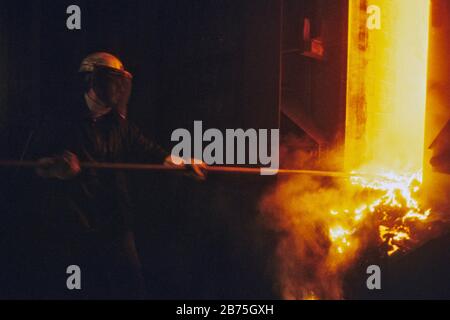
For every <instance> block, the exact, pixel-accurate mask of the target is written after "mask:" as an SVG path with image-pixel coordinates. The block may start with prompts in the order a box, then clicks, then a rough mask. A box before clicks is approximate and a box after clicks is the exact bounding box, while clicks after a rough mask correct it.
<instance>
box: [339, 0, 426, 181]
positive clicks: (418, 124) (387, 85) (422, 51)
mask: <svg viewBox="0 0 450 320" xmlns="http://www.w3.org/2000/svg"><path fill="white" fill-rule="evenodd" d="M372 5H375V6H377V7H378V8H380V10H381V11H380V13H381V15H380V19H381V29H374V30H369V28H368V26H367V21H368V19H369V18H370V14H369V13H368V12H367V8H368V7H369V6H372ZM429 8H430V3H429V0H350V1H349V10H350V11H349V44H348V46H349V52H348V78H347V118H346V119H347V120H346V142H345V143H346V145H345V165H346V169H347V170H356V169H360V168H362V167H365V168H366V169H372V170H375V171H379V170H395V171H397V172H398V171H416V170H420V169H421V168H422V164H423V153H424V124H425V105H426V85H427V53H428V32H429V15H430V14H429V11H430V9H429Z"/></svg>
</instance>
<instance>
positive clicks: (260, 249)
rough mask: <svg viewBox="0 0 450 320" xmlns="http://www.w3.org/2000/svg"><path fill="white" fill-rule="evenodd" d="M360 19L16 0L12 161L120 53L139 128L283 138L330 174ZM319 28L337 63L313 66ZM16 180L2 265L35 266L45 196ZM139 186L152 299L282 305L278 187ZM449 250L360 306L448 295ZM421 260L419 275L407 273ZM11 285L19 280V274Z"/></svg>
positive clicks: (165, 180) (266, 5)
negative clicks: (130, 78) (71, 26)
mask: <svg viewBox="0 0 450 320" xmlns="http://www.w3.org/2000/svg"><path fill="white" fill-rule="evenodd" d="M71 4H77V5H79V6H80V7H81V10H82V29H81V30H75V31H69V30H67V28H66V19H67V17H68V15H67V14H66V8H67V7H68V6H69V5H71ZM346 12H347V1H345V0H339V1H337V0H315V1H312V0H311V1H309V0H308V1H300V0H285V1H281V0H245V1H238V0H214V1H206V0H190V1H175V0H153V1H144V0H142V1H137V0H128V1H124V0H118V1H107V0H95V1H92V0H79V1H76V2H73V1H65V0H58V1H50V0H33V1H14V2H13V1H8V2H6V1H2V3H1V8H0V128H1V129H2V139H1V140H2V144H3V145H2V148H1V152H0V154H1V155H2V157H7V158H11V159H18V158H20V157H21V154H22V152H23V150H25V149H26V148H25V146H26V141H27V138H28V136H29V134H30V132H31V131H32V130H33V128H34V127H36V125H37V123H38V122H39V119H40V118H42V117H43V116H45V115H47V114H51V115H57V116H58V115H61V116H62V115H65V114H67V113H70V104H71V99H72V94H73V84H74V82H75V81H76V79H77V70H78V66H79V63H80V61H81V60H82V58H84V57H85V56H86V55H88V54H90V53H92V52H95V51H107V52H111V53H112V54H115V55H117V56H118V57H119V58H120V59H121V60H122V61H123V62H124V64H125V66H126V68H127V69H128V70H129V71H130V72H132V73H133V75H134V82H133V94H132V97H131V101H130V113H129V116H130V119H131V120H132V121H135V122H137V123H138V125H140V126H141V127H142V128H143V129H144V130H145V131H146V133H147V134H148V135H150V136H152V137H154V138H155V140H156V141H157V142H159V143H160V144H161V145H162V146H164V147H166V148H167V149H169V150H170V147H171V145H170V134H171V132H172V131H173V130H174V129H176V128H180V127H182V128H188V129H191V128H192V125H193V121H194V120H202V121H203V124H204V128H212V127H214V128H219V129H224V128H244V129H245V128H256V129H258V128H280V129H281V136H282V146H281V147H282V150H284V151H283V153H282V158H281V164H282V166H283V163H289V165H292V163H290V162H289V156H287V155H289V148H294V149H295V150H291V151H294V152H296V151H298V150H300V149H301V150H302V151H304V152H306V153H309V154H310V156H311V157H312V159H313V160H314V161H313V162H314V163H315V164H317V163H319V162H320V161H321V160H323V159H326V157H327V156H326V152H327V150H328V149H331V148H333V147H334V146H337V145H342V142H343V137H344V128H345V83H346V82H345V80H346V79H345V76H346V50H347V47H346V21H347V20H346V19H347V16H346ZM304 17H309V18H311V20H312V33H313V36H320V37H322V38H323V39H324V40H325V42H326V44H327V46H326V59H324V60H323V61H319V60H317V59H312V58H308V57H305V56H303V55H301V53H302V51H303V50H304V47H303V46H304V43H302V40H301V37H302V36H301V26H302V22H303V18H304ZM292 137H295V138H296V143H295V144H294V145H291V144H290V141H292V139H291V138H292ZM299 141H300V142H299ZM334 168H335V169H339V164H336V165H334ZM1 174H2V177H3V178H2V180H1V181H2V187H3V188H7V189H8V191H9V192H10V193H11V190H12V192H13V194H14V196H13V197H12V198H8V199H5V197H4V195H5V194H6V190H3V191H2V192H1V193H0V200H1V201H2V205H3V204H4V209H2V212H1V214H2V223H1V227H0V230H1V231H2V237H1V238H0V239H1V240H2V242H1V244H0V260H1V261H2V262H5V261H7V260H9V259H11V258H14V257H15V258H16V259H20V260H22V263H23V264H27V259H32V258H30V257H27V256H24V255H23V253H22V251H21V250H20V248H21V246H25V247H26V246H29V247H32V246H33V244H32V243H20V240H17V243H14V241H15V240H14V239H15V238H14V237H15V236H17V237H18V239H19V238H21V237H20V233H21V232H23V230H27V226H28V227H30V226H31V227H32V225H33V219H34V217H33V208H32V207H31V205H30V204H28V203H26V202H25V203H24V201H23V197H22V196H21V194H22V193H26V192H28V193H30V192H31V193H33V190H29V188H28V185H27V179H28V175H30V174H32V173H31V172H26V170H25V171H17V170H10V171H7V172H6V171H3V172H1ZM132 180H133V181H134V183H133V185H134V198H135V200H136V206H137V210H136V236H137V245H138V250H139V252H140V255H141V259H142V262H143V266H144V272H145V277H146V280H147V286H148V289H149V293H150V297H152V298H159V299H164V298H171V299H176V298H179V299H186V298H189V299H196V298H198V299H202V298H204V299H206V298H207V299H227V298H228V299H245V298H248V299H268V298H279V293H278V292H277V290H276V286H275V283H276V280H275V278H276V275H275V272H274V265H273V260H274V254H275V248H276V239H277V236H278V235H276V234H274V233H273V232H272V231H271V230H270V228H268V227H267V226H266V225H265V224H264V223H265V221H264V217H262V216H261V213H260V212H259V211H258V202H259V199H260V196H261V194H262V193H263V192H264V191H265V190H267V188H268V187H269V186H270V185H271V184H272V183H273V182H274V181H275V178H273V177H260V176H234V175H230V176H210V177H209V179H208V180H207V181H206V182H205V183H196V182H193V181H191V180H189V179H187V178H183V177H179V176H172V175H166V174H152V173H139V174H134V175H133V176H132ZM4 234H9V237H10V238H9V240H8V241H3V240H4V237H3V235H4ZM11 235H12V236H11ZM11 239H13V240H11ZM25 239H26V238H25ZM11 241H12V243H13V245H11ZM448 244H449V240H448V238H443V239H441V240H438V241H437V242H432V243H431V244H429V245H428V247H425V248H424V249H423V251H418V252H415V253H413V254H411V255H409V256H408V257H405V258H404V259H400V261H393V262H389V265H387V266H385V267H386V268H387V269H388V271H389V275H388V278H389V280H386V282H383V283H390V285H389V288H387V287H386V286H385V287H384V291H383V292H382V294H381V295H380V294H372V293H368V292H367V290H365V288H364V284H365V274H364V273H362V279H360V278H358V279H352V280H354V281H356V282H357V283H361V284H362V287H358V286H355V287H352V285H351V284H350V288H347V289H348V292H349V297H353V298H358V297H363V298H380V297H388V298H391V297H413V298H414V297H449V296H450V293H449V286H448V283H449V280H448V275H447V273H446V270H447V269H448V263H449V262H448V261H449V259H447V258H448V251H449V250H448ZM18 248H19V249H18ZM445 248H447V249H445ZM430 259H435V260H434V262H435V263H428V261H429V260H430ZM411 263H413V264H415V265H416V266H418V269H415V271H414V272H405V269H408V265H410V264H411ZM30 264H32V261H30ZM13 267H14V266H13ZM383 270H384V269H383ZM418 270H422V271H423V272H419V271H418ZM358 272H362V270H358ZM2 274H3V275H2V279H5V278H8V270H5V271H3V272H2ZM444 275H445V276H447V278H445V276H444ZM416 283H417V286H416V285H415V284H416ZM430 283H431V284H432V285H430ZM405 284H406V285H405ZM38 292H39V290H38V288H34V289H33V288H27V287H26V286H24V287H23V288H17V287H15V288H6V289H5V288H0V297H7V298H10V297H13V298H21V297H22V298H23V297H32V298H36V297H39V295H38Z"/></svg>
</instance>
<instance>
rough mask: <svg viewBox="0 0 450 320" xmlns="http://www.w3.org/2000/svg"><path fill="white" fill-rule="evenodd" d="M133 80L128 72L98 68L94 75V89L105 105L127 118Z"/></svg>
mask: <svg viewBox="0 0 450 320" xmlns="http://www.w3.org/2000/svg"><path fill="white" fill-rule="evenodd" d="M131 80H132V77H131V75H130V74H129V73H128V72H126V71H119V70H115V69H112V68H108V67H96V68H95V70H94V71H93V74H92V89H93V90H94V91H95V94H96V96H97V97H98V99H99V100H100V101H101V102H103V104H104V105H106V106H107V107H108V108H111V109H113V110H115V111H117V112H118V113H119V114H121V115H122V116H124V117H126V114H127V108H128V106H127V105H128V100H129V98H130V94H131V88H132V81H131Z"/></svg>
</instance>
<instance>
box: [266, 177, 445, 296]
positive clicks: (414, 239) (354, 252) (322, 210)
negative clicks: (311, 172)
mask: <svg viewBox="0 0 450 320" xmlns="http://www.w3.org/2000/svg"><path fill="white" fill-rule="evenodd" d="M419 176H421V175H420V174H417V175H411V176H403V175H399V174H398V175H397V174H386V177H385V176H381V177H378V176H377V177H376V178H372V177H371V178H367V180H366V179H365V178H352V179H351V180H350V181H349V180H348V179H332V178H323V177H320V178H319V177H309V176H303V175H302V176H289V177H279V178H278V180H277V182H276V184H275V185H274V186H273V187H272V188H271V189H270V190H268V191H267V192H266V194H265V195H264V196H263V198H262V199H261V201H260V210H261V212H263V214H264V217H265V218H266V222H267V224H268V226H269V227H270V228H272V229H273V230H275V231H276V232H277V233H278V234H279V240H278V241H279V242H278V246H277V251H276V261H275V264H276V267H275V268H276V272H277V284H276V286H277V288H276V289H277V290H278V292H279V294H280V295H281V296H282V298H284V299H343V298H345V294H344V292H343V282H344V279H345V277H346V275H347V274H348V273H349V272H351V270H352V269H354V267H355V266H356V265H357V263H359V262H360V261H361V259H362V258H363V257H364V255H365V254H367V253H368V252H375V253H376V255H378V256H377V257H376V258H377V259H381V258H387V257H388V256H390V255H392V254H400V253H403V252H407V251H409V250H411V249H413V248H416V247H417V246H418V245H420V244H422V243H424V242H425V241H426V240H428V239H430V238H431V237H432V235H436V234H438V233H439V232H436V228H434V225H432V224H431V222H432V220H433V218H434V217H433V216H432V214H431V211H430V210H424V209H423V208H421V206H420V203H419V202H418V200H417V199H419V198H420V196H421V190H420V188H419V186H420V181H419V180H420V179H419V178H417V179H419V180H417V179H416V177H419ZM391 179H393V180H391ZM416 200H417V201H416Z"/></svg>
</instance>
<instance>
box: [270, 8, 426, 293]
mask: <svg viewBox="0 0 450 320" xmlns="http://www.w3.org/2000/svg"><path fill="white" fill-rule="evenodd" d="M369 5H371V6H377V7H378V8H379V9H380V12H381V19H382V20H381V24H380V25H381V27H380V28H379V29H375V30H369V29H367V28H366V25H367V24H366V22H367V21H366V19H367V8H368V6H369ZM429 12H430V1H429V0H395V1H392V0H370V1H369V0H352V1H349V35H348V71H347V74H348V77H347V115H346V126H345V130H346V132H345V161H344V162H345V164H344V165H345V169H346V171H347V172H353V173H354V175H353V177H352V178H351V179H350V181H348V180H346V181H337V180H333V181H330V180H327V179H312V178H310V179H309V178H304V177H302V178H298V177H297V178H288V179H286V180H282V179H280V181H279V182H278V184H277V186H276V187H275V189H274V190H272V191H271V192H270V193H269V194H268V195H267V196H266V197H265V198H264V199H263V201H262V205H261V207H262V210H263V211H264V212H266V213H267V214H269V217H270V218H271V220H270V221H271V224H272V226H273V227H274V228H275V229H276V230H277V231H281V236H280V237H281V239H280V242H279V246H278V251H277V270H278V280H279V283H278V285H279V289H280V292H281V295H282V296H283V297H284V298H287V299H312V298H314V299H340V298H344V297H345V295H344V290H343V284H344V281H345V275H346V273H347V272H351V271H352V268H355V267H356V266H358V265H359V264H360V263H359V262H361V260H358V259H361V258H362V257H363V256H364V254H365V253H366V252H368V251H370V252H371V253H373V251H374V249H378V250H376V251H377V252H378V256H377V257H376V259H384V258H388V257H389V256H392V255H398V254H401V253H402V252H406V251H408V250H411V249H413V248H415V247H417V246H418V245H420V244H421V243H423V242H424V241H425V240H426V239H427V237H429V236H430V233H429V232H430V231H429V229H431V228H430V227H429V222H431V215H432V211H431V210H430V209H428V208H422V206H421V201H420V200H421V193H422V190H421V184H422V168H423V158H424V135H425V134H424V133H425V105H426V85H427V57H428V36H429V34H428V33H429ZM372 256H373V254H372Z"/></svg>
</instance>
